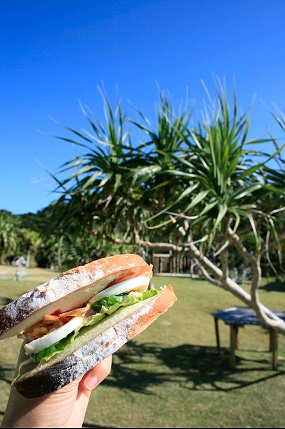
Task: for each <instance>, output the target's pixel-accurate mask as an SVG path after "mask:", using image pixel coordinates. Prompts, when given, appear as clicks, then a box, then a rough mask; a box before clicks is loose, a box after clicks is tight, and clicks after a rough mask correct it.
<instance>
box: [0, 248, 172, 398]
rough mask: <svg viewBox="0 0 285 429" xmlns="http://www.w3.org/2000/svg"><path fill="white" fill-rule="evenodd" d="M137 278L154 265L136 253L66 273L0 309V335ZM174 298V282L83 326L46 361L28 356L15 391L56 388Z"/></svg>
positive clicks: (31, 394) (13, 332) (29, 393)
mask: <svg viewBox="0 0 285 429" xmlns="http://www.w3.org/2000/svg"><path fill="white" fill-rule="evenodd" d="M141 276H147V277H148V278H151V276H152V267H151V265H148V264H147V263H146V262H145V261H144V260H143V259H142V258H141V257H140V256H138V255H134V254H125V255H116V256H111V257H107V258H103V259H99V260H97V261H94V262H91V263H89V264H87V265H85V266H82V267H77V268H74V269H72V270H69V271H66V272H64V273H62V274H60V275H59V276H58V277H56V278H55V279H53V280H50V281H49V282H46V283H44V284H42V285H40V286H38V287H37V288H35V289H34V290H32V291H31V292H28V293H26V294H24V295H23V296H21V297H20V298H18V299H16V300H15V301H13V302H11V303H9V304H8V305H6V306H5V307H3V308H2V309H1V310H0V334H1V335H0V339H3V338H7V337H10V336H12V335H17V334H20V333H22V332H23V331H25V329H27V328H30V327H31V326H32V325H34V324H35V323H37V322H40V321H42V320H43V318H44V316H46V315H49V317H51V316H50V315H52V314H58V313H64V312H66V311H68V310H70V309H72V310H73V309H76V308H78V307H81V306H83V305H85V304H86V303H88V302H89V301H90V300H91V299H92V298H93V297H94V296H95V295H97V294H98V293H99V292H101V291H102V290H103V289H106V288H108V287H111V286H113V285H115V284H118V283H120V284H122V283H121V282H123V281H124V280H129V279H132V278H140V277H141ZM120 287H121V286H120ZM175 301H176V296H175V294H174V292H173V289H172V286H165V287H163V288H161V290H160V291H159V292H158V293H157V295H155V296H152V297H150V298H146V299H144V300H142V301H138V302H137V303H136V304H133V305H129V306H127V307H123V308H120V309H117V311H115V312H114V313H112V314H111V315H109V316H108V317H105V318H104V319H103V320H101V321H100V322H99V323H98V324H96V325H94V326H83V327H82V329H81V330H80V333H79V335H78V336H77V337H76V338H75V340H74V341H73V342H72V344H69V345H68V346H66V348H65V349H64V350H63V351H61V352H60V353H58V354H56V355H55V356H53V357H51V358H50V359H49V360H48V361H44V360H41V361H40V362H38V363H36V362H35V361H33V359H31V362H30V363H28V364H25V365H24V366H23V367H21V369H20V371H19V373H18V376H17V378H16V380H15V381H14V385H15V387H16V389H17V390H18V391H19V392H20V393H21V394H22V395H23V396H25V397H27V398H32V397H37V396H42V395H45V394H48V393H51V392H53V391H54V390H57V389H60V388H61V387H63V386H65V385H66V384H68V383H70V382H71V381H73V380H75V379H77V378H79V377H81V376H83V375H84V374H85V373H86V372H87V371H88V370H89V369H91V368H92V367H93V366H94V365H96V364H97V363H98V362H100V361H101V360H103V359H105V358H106V357H107V356H109V355H111V354H112V353H114V352H116V351H117V350H118V349H119V348H120V347H121V346H123V345H124V344H125V343H126V342H127V341H129V340H130V339H132V338H133V337H135V336H136V335H137V334H139V333H140V332H142V331H143V330H144V329H145V328H147V327H148V326H149V325H150V324H151V323H152V322H153V321H154V320H155V319H156V318H157V317H158V316H160V314H162V313H164V312H165V311H166V310H167V309H168V308H169V307H171V306H172V305H173V303H174V302H175ZM91 302H92V301H91ZM89 307H90V305H89ZM102 308H103V307H102ZM52 317H56V316H52ZM41 323H42V322H40V324H41ZM32 329H34V328H33V327H32ZM55 333H56V331H55ZM44 335H45V334H44ZM49 335H51V334H49ZM43 338H45V337H43Z"/></svg>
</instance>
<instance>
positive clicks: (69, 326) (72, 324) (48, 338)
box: [24, 317, 83, 355]
mask: <svg viewBox="0 0 285 429" xmlns="http://www.w3.org/2000/svg"><path fill="white" fill-rule="evenodd" d="M81 326H83V317H74V318H73V319H71V320H70V321H69V322H67V323H66V324H65V325H63V326H61V327H60V328H58V329H56V330H54V331H52V332H50V333H49V334H46V335H44V336H43V337H41V338H38V339H37V340H34V341H31V342H30V343H27V344H25V346H24V347H25V351H26V354H27V355H31V354H32V353H36V352H39V351H40V350H43V349H45V348H46V347H49V346H51V345H53V344H55V343H57V342H58V341H60V340H62V339H63V338H65V337H67V335H68V334H70V333H71V332H72V331H74V330H75V329H77V328H80V327H81Z"/></svg>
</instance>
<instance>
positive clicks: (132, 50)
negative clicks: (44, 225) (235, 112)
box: [0, 0, 285, 213]
mask: <svg viewBox="0 0 285 429" xmlns="http://www.w3.org/2000/svg"><path fill="white" fill-rule="evenodd" d="M284 16H285V1H283V0H271V1H267V0H224V1H222V0H215V1H214V0H188V1H187V0H176V1H170V0H136V1H131V0H124V1H123V0H117V1H115V0H109V1H108V2H103V1H98V0H60V1H59V0H56V1H55V0H48V1H47V0H43V1H37V0H25V1H22V0H17V1H16V0H9V1H8V0H6V1H2V2H1V13H0V76H1V79H0V94H1V96H0V142H1V158H0V163H1V168H0V209H7V210H11V211H13V212H14V213H25V212H28V211H33V212H35V211H37V210H39V209H41V208H43V207H45V206H46V205H48V204H49V203H50V202H51V201H52V200H53V199H55V197H56V196H55V194H53V193H52V190H53V189H54V187H55V184H54V182H53V181H52V180H51V178H50V177H49V175H48V173H47V171H51V172H53V173H55V172H56V169H57V168H58V167H59V166H60V165H61V164H62V163H63V162H65V161H66V160H67V159H69V158H71V157H73V156H74V155H76V154H78V148H75V147H73V146H72V145H69V144H68V143H64V142H61V141H59V140H57V139H55V138H53V135H55V134H62V132H61V129H60V127H59V126H58V125H56V124H55V122H53V121H52V120H51V119H50V117H53V118H55V119H57V120H58V121H60V122H62V123H65V124H68V125H70V126H73V127H77V128H78V129H80V128H84V127H85V125H86V124H85V121H84V118H83V117H82V114H81V111H80V108H79V101H81V102H82V103H86V104H87V105H88V106H89V107H90V108H91V109H92V110H93V111H94V112H98V114H100V112H101V106H102V104H101V100H100V95H99V93H98V89H97V86H98V85H100V84H102V82H103V83H104V87H105V88H106V91H107V94H108V96H109V98H110V100H111V101H114V100H115V99H116V94H117V92H118V90H117V87H118V88H119V94H120V97H121V98H122V100H123V105H124V107H125V108H126V109H128V111H129V113H131V112H132V107H131V105H132V104H133V105H135V106H138V107H139V108H140V109H141V110H142V111H143V112H144V113H145V114H146V115H147V116H149V117H150V118H152V117H153V115H154V112H155V103H156V101H157V85H158V84H159V87H160V88H161V89H164V90H168V91H169V93H170V95H171V98H172V100H173V102H174V105H177V106H178V105H179V104H180V103H181V101H182V100H183V99H184V97H185V93H186V88H188V92H189V98H190V99H191V100H195V101H196V103H197V106H200V103H201V100H202V99H203V97H204V96H205V94H204V90H203V87H202V85H201V83H200V81H201V79H203V80H204V81H205V82H206V84H207V86H208V87H209V88H210V89H211V88H212V87H213V75H215V76H220V77H222V78H223V77H225V78H226V81H227V86H228V89H229V90H230V89H231V88H232V82H233V81H234V80H235V82H236V84H235V86H236V91H237V95H238V101H239V104H240V105H241V106H242V107H243V108H244V109H245V110H246V109H247V108H248V106H249V105H250V103H251V101H252V99H253V96H254V95H255V94H256V101H255V103H254V107H253V114H252V131H251V133H252V135H254V136H259V137H262V136H265V135H266V133H267V131H268V129H271V130H273V129H274V127H275V126H274V123H273V121H272V119H271V118H270V115H269V114H268V112H267V111H266V109H265V108H264V106H263V104H262V103H265V104H266V105H268V106H272V103H276V104H277V105H278V106H279V107H280V108H281V109H282V110H283V111H285V55H284V54H285V43H284V40H285V26H284ZM276 132H277V134H278V135H279V136H280V137H285V136H282V133H281V131H279V130H278V131H276Z"/></svg>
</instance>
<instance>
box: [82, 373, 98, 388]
mask: <svg viewBox="0 0 285 429" xmlns="http://www.w3.org/2000/svg"><path fill="white" fill-rule="evenodd" d="M84 384H85V387H86V389H88V390H93V389H95V387H96V386H97V384H98V377H96V376H95V375H89V377H87V379H86V380H85V383H84Z"/></svg>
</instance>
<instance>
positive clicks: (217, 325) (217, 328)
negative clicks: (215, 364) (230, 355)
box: [214, 316, 221, 355]
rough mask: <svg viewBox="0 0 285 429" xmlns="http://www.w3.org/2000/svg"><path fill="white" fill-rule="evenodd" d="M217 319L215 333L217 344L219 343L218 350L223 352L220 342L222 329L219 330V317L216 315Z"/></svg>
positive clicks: (215, 319) (215, 318)
mask: <svg viewBox="0 0 285 429" xmlns="http://www.w3.org/2000/svg"><path fill="white" fill-rule="evenodd" d="M214 321H215V333H216V344H217V351H218V354H219V355H220V354H221V343H220V331H219V319H217V317H215V316H214Z"/></svg>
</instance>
